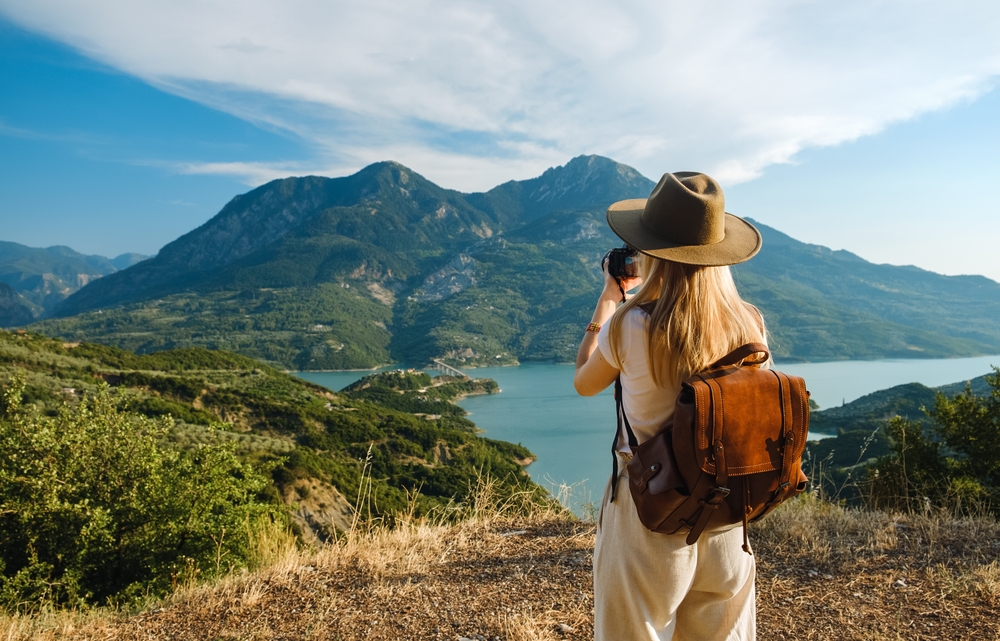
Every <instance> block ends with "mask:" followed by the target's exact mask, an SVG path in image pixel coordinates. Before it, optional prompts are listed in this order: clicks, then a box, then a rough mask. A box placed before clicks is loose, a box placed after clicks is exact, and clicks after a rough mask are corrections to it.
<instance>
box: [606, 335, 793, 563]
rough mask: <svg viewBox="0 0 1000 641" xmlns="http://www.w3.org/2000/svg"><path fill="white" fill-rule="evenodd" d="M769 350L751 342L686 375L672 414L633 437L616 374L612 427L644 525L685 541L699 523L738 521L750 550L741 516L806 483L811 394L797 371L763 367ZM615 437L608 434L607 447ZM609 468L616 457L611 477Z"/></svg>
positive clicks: (757, 514)
mask: <svg viewBox="0 0 1000 641" xmlns="http://www.w3.org/2000/svg"><path fill="white" fill-rule="evenodd" d="M755 355H757V356H756V357H755V358H752V359H751V358H750V357H752V356H755ZM769 357H770V354H769V352H768V350H767V346H766V345H763V344H760V343H749V344H747V345H744V346H742V347H739V348H737V349H735V350H733V351H732V352H730V353H729V354H727V355H726V356H724V357H723V358H721V359H719V360H718V361H717V362H715V363H714V364H712V365H711V366H710V368H709V369H708V370H707V371H705V372H702V373H700V374H695V375H694V376H692V377H690V378H688V379H687V380H686V381H684V382H683V383H682V385H681V392H680V395H679V396H678V398H677V402H676V405H675V408H674V413H673V416H672V417H671V418H670V420H669V421H667V423H666V424H665V425H664V426H663V427H662V428H661V429H660V430H659V431H658V432H657V433H656V434H655V435H654V436H653V437H652V438H650V439H649V440H648V441H646V442H644V443H642V444H641V445H639V444H638V442H637V440H636V437H635V433H634V432H633V431H632V426H631V425H629V421H628V417H627V416H626V415H625V411H624V408H623V407H622V389H621V380H620V379H619V380H618V381H616V383H615V397H616V403H617V407H618V416H619V429H620V426H621V425H622V424H624V426H625V429H626V431H627V433H628V441H629V446H630V448H631V450H632V460H631V461H630V462H629V463H628V481H629V491H630V492H631V494H632V500H633V502H634V503H635V508H636V511H637V512H638V514H639V520H640V521H641V522H642V524H643V525H644V526H646V527H647V528H648V529H650V530H652V531H654V532H662V533H665V534H675V533H678V532H687V533H688V535H687V543H688V545H693V544H694V543H695V542H696V541H697V540H698V538H699V537H700V536H701V533H702V532H703V531H704V530H705V529H706V528H716V527H719V526H725V525H731V524H736V523H741V522H742V524H743V549H744V550H745V551H746V552H747V553H748V554H752V552H751V551H750V546H749V542H748V539H747V523H748V522H750V521H756V520H758V519H760V518H762V517H764V516H765V515H766V514H768V513H769V512H771V511H772V510H773V509H774V508H775V507H777V506H778V504H779V503H781V502H782V501H784V500H786V499H789V498H791V497H793V496H795V495H797V494H799V493H800V492H802V491H803V490H805V488H806V484H807V483H808V480H809V479H807V478H806V475H805V474H803V473H802V451H803V449H804V448H805V444H806V434H807V433H808V431H809V392H808V391H806V386H805V381H804V380H803V379H801V378H799V377H798V376H789V375H787V374H783V373H781V372H778V371H775V370H771V369H761V368H760V367H759V365H761V364H763V363H764V362H766V361H767V359H768V358H769ZM739 363H742V365H738V364H739ZM617 445H618V433H617V432H616V434H615V444H614V446H613V449H612V452H615V451H616V450H617ZM617 468H618V458H617V456H615V473H614V478H615V479H617V477H618V469H617ZM615 485H617V482H615V483H614V484H613V486H612V487H614V486H615ZM611 500H612V501H614V491H613V490H612V495H611Z"/></svg>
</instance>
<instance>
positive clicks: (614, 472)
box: [608, 376, 639, 503]
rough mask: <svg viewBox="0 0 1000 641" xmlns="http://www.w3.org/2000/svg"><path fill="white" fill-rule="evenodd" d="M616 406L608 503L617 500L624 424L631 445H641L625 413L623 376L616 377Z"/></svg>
mask: <svg viewBox="0 0 1000 641" xmlns="http://www.w3.org/2000/svg"><path fill="white" fill-rule="evenodd" d="M615 408H616V409H617V411H618V416H617V418H618V421H617V428H618V429H616V430H615V439H614V440H613V441H611V499H610V500H609V501H608V503H614V502H615V492H616V490H617V488H618V435H619V434H621V431H622V425H624V426H625V431H626V432H627V434H628V444H629V447H638V446H639V439H637V438H636V437H635V432H633V431H632V426H631V425H630V424H629V422H628V416H626V415H625V406H624V405H623V400H622V377H621V376H619V377H618V378H616V379H615Z"/></svg>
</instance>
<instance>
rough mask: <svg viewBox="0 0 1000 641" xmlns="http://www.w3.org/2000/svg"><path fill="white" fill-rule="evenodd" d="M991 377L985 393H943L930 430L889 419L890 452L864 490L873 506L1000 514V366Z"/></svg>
mask: <svg viewBox="0 0 1000 641" xmlns="http://www.w3.org/2000/svg"><path fill="white" fill-rule="evenodd" d="M986 381H987V383H988V384H989V388H990V391H989V393H988V394H987V395H985V396H979V395H976V394H975V393H973V391H972V388H971V386H967V387H966V389H965V391H963V392H961V393H960V394H957V395H955V396H954V397H948V396H945V395H944V394H941V393H938V395H937V398H936V400H935V403H934V409H932V410H927V412H926V413H927V416H928V418H929V419H930V420H931V421H932V422H931V424H930V426H929V427H928V428H926V429H925V428H924V426H923V425H922V424H921V423H919V422H915V421H910V420H906V419H903V418H898V417H897V418H894V419H893V420H891V421H890V422H889V424H888V425H887V427H886V434H887V435H888V437H889V447H890V450H891V453H890V454H889V455H887V456H883V457H880V458H879V459H878V460H877V461H876V462H875V463H874V464H873V465H871V466H869V469H868V482H867V485H866V487H865V493H866V494H867V496H868V498H869V499H870V501H871V502H872V504H873V505H874V506H876V507H882V508H886V507H888V508H893V509H904V510H913V509H918V510H926V509H928V508H929V507H931V506H943V507H947V508H949V509H951V510H952V511H954V512H957V513H969V512H970V511H989V512H992V513H994V514H998V513H1000V369H997V370H995V373H994V374H993V375H992V376H987V377H986Z"/></svg>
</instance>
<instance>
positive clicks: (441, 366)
mask: <svg viewBox="0 0 1000 641" xmlns="http://www.w3.org/2000/svg"><path fill="white" fill-rule="evenodd" d="M431 362H432V363H434V369H436V370H438V371H439V372H441V373H442V374H448V375H450V376H458V377H459V378H466V379H469V380H472V377H471V376H469V375H468V374H466V373H465V372H463V371H462V370H460V369H458V368H457V367H452V366H451V365H449V364H448V363H445V362H444V361H441V360H438V359H436V358H432V359H431Z"/></svg>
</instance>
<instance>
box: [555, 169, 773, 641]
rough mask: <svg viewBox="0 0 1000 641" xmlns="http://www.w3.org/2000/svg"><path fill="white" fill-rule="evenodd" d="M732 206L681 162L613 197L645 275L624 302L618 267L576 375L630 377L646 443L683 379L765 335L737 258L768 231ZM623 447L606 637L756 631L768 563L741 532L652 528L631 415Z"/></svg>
mask: <svg viewBox="0 0 1000 641" xmlns="http://www.w3.org/2000/svg"><path fill="white" fill-rule="evenodd" d="M724 208H725V200H724V197H723V194H722V189H721V188H720V187H719V184H718V183H717V182H715V181H714V180H713V179H711V178H709V177H708V176H705V175H704V174H697V173H690V172H680V173H676V174H664V176H663V178H662V179H660V182H659V183H658V184H657V185H656V187H655V188H654V189H653V192H652V193H651V194H650V196H649V198H648V199H638V200H626V201H622V202H617V203H615V204H613V205H611V207H610V208H609V209H608V224H609V225H610V226H611V229H612V230H613V231H614V232H615V233H616V234H617V235H618V236H619V237H620V238H621V239H622V240H624V241H625V242H626V243H628V244H629V245H630V246H631V247H633V248H635V249H637V250H639V252H641V254H640V258H639V266H640V274H641V278H635V279H627V280H625V281H624V282H623V283H621V287H622V288H623V289H624V290H626V291H627V290H629V289H631V288H633V287H636V286H639V285H640V284H641V287H640V289H639V290H638V292H637V293H636V294H635V295H634V296H633V297H632V298H631V299H629V300H628V301H627V302H626V303H625V304H624V305H622V306H621V307H618V303H619V302H620V301H621V299H622V295H621V291H622V290H620V289H619V283H618V282H617V281H616V280H615V279H614V278H612V277H610V276H609V275H608V274H607V267H606V266H605V278H604V290H603V292H602V293H601V296H600V298H599V299H598V303H597V309H596V310H595V311H594V316H593V322H592V323H591V324H590V326H589V327H588V328H587V332H585V334H584V338H583V341H582V342H581V344H580V351H579V354H578V355H577V361H576V375H575V377H574V384H575V386H576V390H577V392H579V393H580V394H582V395H584V396H591V395H594V394H597V393H598V392H600V391H602V390H604V389H605V388H607V387H608V386H609V385H611V384H612V383H614V382H615V380H616V379H618V378H619V377H620V379H621V384H622V390H623V394H622V405H623V409H624V412H625V415H626V416H627V417H628V419H629V423H630V424H631V426H632V429H633V431H634V432H635V435H636V437H637V439H638V441H639V442H640V443H641V442H643V441H644V440H646V439H648V438H650V437H651V436H653V434H655V433H656V432H657V431H658V430H659V429H660V427H661V426H663V424H664V423H665V422H666V421H667V420H668V419H669V418H670V416H671V415H672V413H673V409H674V403H675V401H676V399H677V395H678V394H679V392H680V385H681V382H682V381H683V380H684V379H686V378H687V377H689V376H691V375H692V374H694V373H696V372H699V371H703V370H704V369H706V368H707V367H708V365H709V364H711V363H713V362H714V361H716V360H717V359H719V358H721V357H722V356H724V355H726V354H727V353H729V352H730V351H731V350H733V349H735V348H736V347H739V346H740V345H743V344H746V343H750V342H758V343H764V342H766V341H765V339H766V331H765V328H764V322H763V319H762V317H761V315H760V313H759V312H758V311H757V310H756V308H754V307H753V306H752V305H750V304H749V303H746V302H744V301H743V300H742V299H741V298H740V296H739V293H738V292H737V291H736V286H735V284H734V283H733V279H732V275H731V273H730V271H729V267H728V265H732V264H735V263H739V262H743V261H745V260H748V259H749V258H751V257H752V256H753V255H754V254H756V253H757V252H758V251H759V250H760V245H761V238H760V233H759V232H758V231H757V230H756V229H755V228H754V227H753V225H751V224H750V223H748V222H746V221H744V220H742V219H740V218H737V217H736V216H733V215H731V214H727V213H725V209H724ZM609 321H610V322H609ZM615 453H616V456H617V457H618V461H617V463H618V464H617V470H618V471H619V474H618V475H617V478H615V477H614V476H613V478H611V480H610V481H609V483H608V487H607V489H606V490H605V495H604V499H603V500H602V502H601V509H600V514H599V516H598V521H597V544H596V548H595V550H594V615H595V616H594V630H595V635H594V636H595V639H596V640H597V641H612V640H613V641H633V640H640V639H642V640H647V639H648V640H654V641H655V640H671V639H672V640H675V641H713V640H716V639H717V640H720V641H722V640H730V639H731V640H740V641H745V640H748V639H754V638H755V635H756V620H755V605H754V574H755V569H756V568H755V563H754V558H753V556H751V555H749V554H745V553H744V551H743V550H742V549H741V542H742V535H741V532H740V531H739V530H738V529H737V528H735V527H727V528H725V529H721V530H715V531H712V532H708V531H706V532H705V533H704V534H703V535H702V536H701V537H700V538H699V539H698V541H697V542H696V543H695V544H694V545H687V544H686V542H685V538H686V536H685V534H683V533H679V534H672V535H666V534H659V533H656V532H652V531H650V530H647V529H646V528H645V527H643V525H642V524H641V523H640V522H639V519H638V516H637V515H636V511H635V507H634V505H633V503H632V497H631V495H630V493H629V489H628V482H627V480H626V481H624V482H623V481H622V479H621V477H622V476H625V475H626V474H627V470H626V467H625V464H626V463H627V462H628V460H629V459H630V458H631V451H630V449H629V447H628V442H627V440H626V438H625V436H624V435H623V434H622V430H621V428H620V426H619V431H618V436H617V437H616V447H615ZM616 486H617V487H616ZM616 489H617V491H615V490H616Z"/></svg>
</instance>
